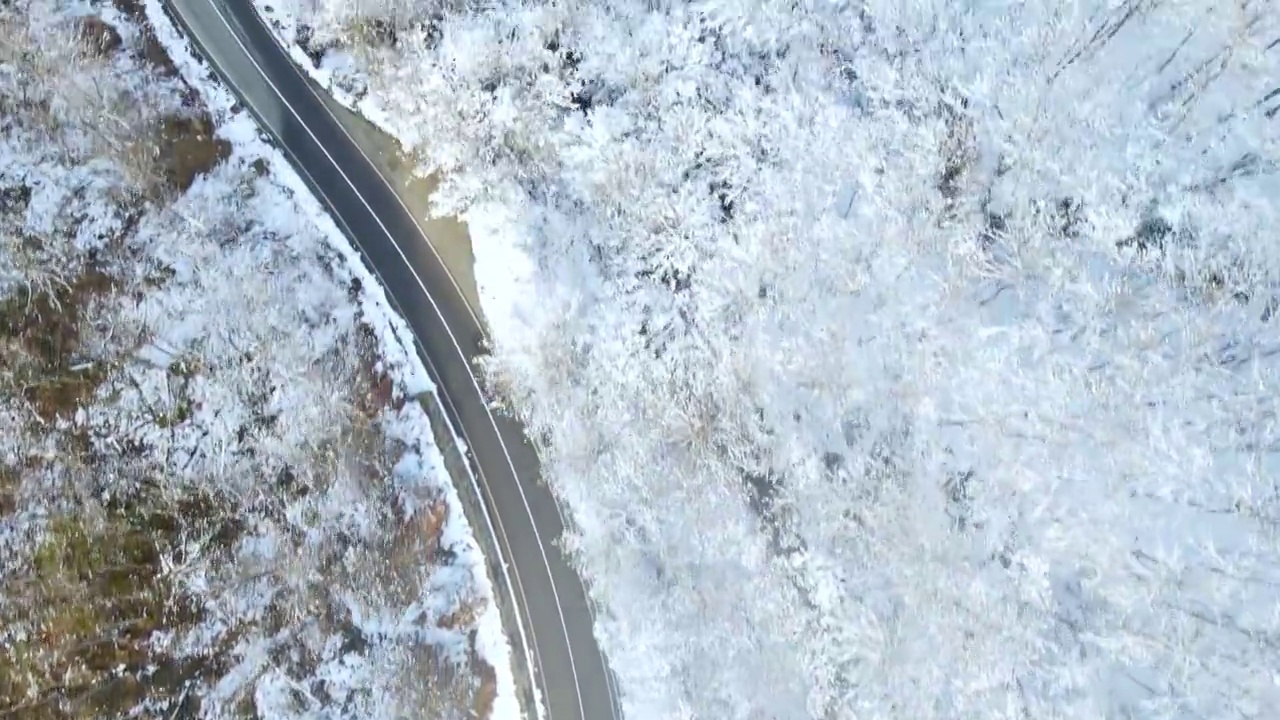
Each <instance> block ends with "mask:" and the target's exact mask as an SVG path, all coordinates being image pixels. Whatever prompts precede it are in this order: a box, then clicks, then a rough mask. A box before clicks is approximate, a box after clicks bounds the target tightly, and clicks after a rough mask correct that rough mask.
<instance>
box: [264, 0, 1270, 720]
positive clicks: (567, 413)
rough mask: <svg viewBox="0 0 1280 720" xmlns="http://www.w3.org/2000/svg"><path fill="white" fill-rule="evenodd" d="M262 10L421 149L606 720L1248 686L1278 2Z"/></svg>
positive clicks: (1182, 704)
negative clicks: (568, 567) (546, 515)
mask: <svg viewBox="0 0 1280 720" xmlns="http://www.w3.org/2000/svg"><path fill="white" fill-rule="evenodd" d="M261 7H263V9H264V13H265V14H267V15H268V16H270V17H273V18H274V19H275V20H276V21H277V22H278V24H279V32H280V34H281V37H282V38H284V39H285V40H286V41H287V42H295V43H298V44H300V46H301V47H302V48H303V50H305V52H306V53H307V54H309V55H310V57H311V58H312V59H313V61H314V62H315V63H316V68H315V69H316V71H317V74H318V75H319V76H320V77H322V78H323V79H324V80H325V81H326V82H329V83H330V84H331V86H332V87H334V88H336V89H338V90H339V91H340V92H341V94H342V96H343V97H345V98H346V99H347V101H348V102H351V103H353V104H354V105H355V106H356V107H357V108H358V109H360V110H361V111H363V112H365V113H366V114H367V115H368V116H369V117H370V118H371V119H373V120H374V121H376V122H380V123H382V124H383V125H384V126H385V127H387V128H388V129H389V130H390V131H391V132H393V133H394V134H396V135H397V136H398V137H400V138H401V139H402V141H404V143H405V144H406V145H408V146H409V149H410V150H411V151H412V152H413V153H415V154H416V155H417V156H418V157H420V158H421V159H422V161H423V164H424V170H426V171H441V172H443V173H444V184H443V186H442V187H443V189H442V191H441V193H440V195H439V197H438V198H437V200H438V203H439V206H440V210H441V211H442V212H461V213H462V214H463V216H464V217H465V219H466V220H467V221H468V223H469V224H470V228H471V231H472V236H473V240H474V243H475V249H476V257H477V273H478V276H479V277H478V282H479V285H480V288H481V293H482V295H483V302H484V306H485V308H484V309H485V313H486V316H487V317H488V318H489V319H490V321H491V322H492V324H493V329H494V331H495V335H496V353H495V357H494V361H493V363H492V370H493V373H494V379H495V381H496V384H497V385H499V386H500V387H502V388H504V389H505V391H506V392H507V395H508V398H509V400H510V402H511V406H512V407H513V409H514V410H515V412H517V413H518V414H519V415H520V416H521V417H522V418H523V419H524V420H525V421H526V422H527V424H528V425H529V426H530V428H531V430H532V433H531V434H532V435H533V436H535V437H538V438H540V439H541V441H542V443H541V444H542V454H543V459H544V469H545V472H546V473H547V475H548V480H549V481H550V483H551V484H552V486H553V487H554V488H555V489H556V491H557V492H558V494H559V495H560V497H561V498H562V499H563V501H564V502H565V504H566V506H567V508H568V509H569V510H570V511H571V514H572V517H573V520H574V521H575V523H576V532H575V533H574V535H573V537H572V538H570V541H569V545H570V547H571V548H572V550H573V552H574V553H575V555H576V559H577V562H578V564H579V566H580V567H581V568H582V570H583V571H584V574H585V575H586V576H587V577H588V578H589V580H590V581H591V584H592V593H593V595H594V596H595V598H596V600H598V601H599V602H600V603H601V605H602V606H603V607H604V609H605V612H604V613H602V616H601V617H602V619H601V620H600V622H599V625H598V627H597V633H598V634H599V635H600V637H601V639H602V642H603V645H604V649H605V650H606V652H607V653H608V655H609V656H610V658H611V660H612V662H613V664H614V667H615V668H616V669H617V671H618V673H619V675H620V677H621V681H622V688H623V691H624V693H625V696H626V697H625V705H626V708H627V712H628V717H630V718H633V719H636V720H648V719H650V718H714V719H715V720H723V719H727V718H734V719H737V718H742V719H748V718H750V719H756V718H775V719H781V718H786V719H792V718H859V719H865V718H910V719H911V720H919V719H924V718H975V717H981V718H1027V717H1034V718H1041V717H1044V718H1050V717H1061V718H1086V717H1088V718H1095V717H1110V718H1139V717H1140V718H1179V719H1181V718H1197V717H1209V718H1228V717H1239V718H1269V717H1273V716H1274V715H1275V712H1276V708H1277V707H1280V463H1278V462H1277V452H1278V451H1280V426H1278V425H1277V419H1276V418H1277V412H1278V411H1280V326H1278V325H1277V323H1280V317H1277V312H1276V310H1277V308H1280V295H1277V291H1278V290H1280V236H1278V235H1277V230H1276V229H1277V228H1278V227H1280V181H1277V171H1278V170H1280V7H1277V6H1276V5H1275V4H1274V2H1273V1H1272V0H1227V1H1225V2H1224V1H1223V0H1184V1H1180V2H1149V1H1147V0H1053V1H1049V2H1038V3H1037V2H1027V3H1022V2H1000V1H996V0H973V1H972V2H954V1H953V0H911V1H909V2H902V0H867V1H866V2H841V1H839V0H837V1H835V2H803V3H795V2H773V1H771V0H766V1H765V2H757V1H754V0H753V1H751V2H742V1H739V0H705V1H698V2H665V1H661V0H659V1H653V0H568V1H567V2H559V3H524V2H492V3H484V4H475V3H464V2H451V1H437V0H421V1H418V2H415V1H414V0H385V1H383V0H374V1H372V2H363V3H349V2H336V1H334V2H330V1H329V0H285V1H284V2H278V1H276V0H266V1H265V2H263V3H262V4H261ZM299 20H303V21H305V23H306V24H305V26H304V25H301V24H299ZM300 55H301V53H300ZM304 61H305V58H304Z"/></svg>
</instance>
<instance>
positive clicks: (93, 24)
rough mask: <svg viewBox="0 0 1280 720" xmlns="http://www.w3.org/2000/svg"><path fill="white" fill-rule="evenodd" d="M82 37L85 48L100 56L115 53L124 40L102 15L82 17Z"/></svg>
mask: <svg viewBox="0 0 1280 720" xmlns="http://www.w3.org/2000/svg"><path fill="white" fill-rule="evenodd" d="M80 38H81V39H82V40H83V41H84V46H85V49H86V50H88V51H89V52H90V53H93V54H96V55H98V56H100V57H109V56H111V55H114V54H115V52H116V51H117V50H119V49H120V46H121V45H122V44H123V40H121V38H120V33H119V32H118V31H117V30H116V29H115V28H114V27H111V25H110V24H109V23H107V22H106V21H105V20H103V19H102V18H100V17H95V16H92V15H90V16H86V17H83V18H80Z"/></svg>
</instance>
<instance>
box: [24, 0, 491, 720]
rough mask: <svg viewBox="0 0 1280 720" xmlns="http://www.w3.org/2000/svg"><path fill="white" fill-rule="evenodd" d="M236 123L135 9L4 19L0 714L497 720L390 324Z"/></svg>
mask: <svg viewBox="0 0 1280 720" xmlns="http://www.w3.org/2000/svg"><path fill="white" fill-rule="evenodd" d="M233 105H234V104H233V102H232V100H231V98H230V96H229V95H228V94H227V93H226V92H225V91H224V90H222V89H221V88H220V87H218V86H217V85H216V84H214V83H213V82H212V81H210V80H209V79H208V77H207V76H206V73H205V71H204V69H203V68H201V67H200V66H199V65H198V64H197V63H196V62H195V60H194V59H193V58H192V57H191V55H190V54H189V52H188V50H187V48H186V46H185V44H184V42H183V41H182V40H181V39H180V38H179V37H178V36H177V34H176V32H175V31H174V29H173V27H172V25H171V24H170V23H169V21H168V19H167V18H166V17H165V16H164V15H163V13H162V11H161V6H160V5H159V3H158V2H155V1H154V0H147V1H146V2H143V1H141V0H136V1H135V0H118V1H117V2H116V3H115V4H114V5H106V4H98V3H91V2H77V1H75V0H16V1H15V2H11V3H5V4H3V5H0V717H14V718H29V719H32V720H36V719H39V718H93V719H94V720H103V719H106V718H114V717H157V718H174V717H184V718H235V717H243V718H263V719H264V720H276V719H280V720H284V719H289V718H299V719H301V718H308V719H311V718H315V719H319V718H333V719H337V718H351V719H352V720H370V719H377V718H388V719H390V718H403V717H431V718H442V719H444V718H457V719H459V720H462V719H463V718H468V719H471V718H477V717H489V716H491V715H492V716H495V717H497V716H500V715H501V714H502V713H507V716H514V715H513V709H514V706H513V704H512V703H514V698H513V696H511V678H510V670H509V660H508V658H507V656H506V653H507V650H506V646H505V641H504V640H503V638H502V636H501V627H500V625H499V621H498V619H497V617H496V611H495V610H493V609H492V608H491V602H490V599H489V597H490V588H489V585H488V581H487V579H486V577H485V575H484V563H483V558H481V557H480V554H479V552H480V551H479V549H478V547H477V545H476V543H475V541H474V540H473V539H472V537H471V534H470V532H471V531H470V528H469V527H468V525H467V523H466V520H465V518H464V516H463V513H462V509H461V507H460V506H459V500H458V497H457V495H456V493H455V492H454V490H453V487H452V485H451V484H450V479H449V476H448V474H447V473H446V471H445V469H444V467H443V460H442V458H441V455H440V452H439V451H438V450H437V448H436V446H435V445H434V442H433V440H432V429H431V427H430V425H429V423H428V420H427V418H426V416H425V414H424V413H423V411H422V410H421V408H420V407H419V405H418V403H417V402H415V401H414V397H415V396H416V395H417V394H418V393H422V392H429V391H431V390H432V388H431V387H430V384H429V381H428V380H427V378H426V375H425V372H424V371H423V369H422V368H421V366H420V365H419V364H418V361H417V360H416V358H415V357H413V356H412V354H411V351H406V348H411V347H412V346H411V345H410V344H409V342H408V337H409V336H408V334H407V333H408V331H407V328H406V327H405V325H404V323H403V321H401V320H400V319H399V318H396V317H395V316H394V315H392V314H391V313H390V311H389V310H388V309H387V302H386V299H385V297H383V295H382V291H381V289H379V288H378V287H377V286H376V285H375V284H374V283H373V281H372V279H371V277H370V276H368V275H367V274H366V272H365V271H364V269H363V268H362V267H360V265H359V263H358V260H356V259H355V258H356V256H355V253H354V251H353V250H352V249H351V248H350V247H349V246H348V245H347V244H346V241H345V239H344V238H343V237H342V236H341V234H340V233H339V232H338V230H337V228H336V227H335V226H334V225H333V224H332V222H330V221H329V220H328V219H327V217H326V216H325V214H324V212H323V210H322V209H321V208H320V206H319V205H318V203H317V202H316V201H315V200H314V199H313V198H312V197H311V196H310V195H309V194H308V193H307V191H306V190H305V189H304V187H303V185H302V183H301V181H300V180H299V179H298V178H297V176H296V175H294V174H293V172H292V171H291V170H290V169H289V167H288V165H287V164H286V163H285V162H284V161H283V159H282V158H281V157H280V156H279V155H278V154H277V153H276V152H275V151H274V150H272V149H270V148H269V147H268V146H267V145H266V144H265V143H263V142H262V141H261V140H260V139H259V137H258V134H257V130H256V128H255V126H254V125H253V123H252V121H251V120H250V119H249V118H248V116H247V113H244V112H242V111H241V109H240V108H238V107H234V106H233ZM504 693H505V694H504Z"/></svg>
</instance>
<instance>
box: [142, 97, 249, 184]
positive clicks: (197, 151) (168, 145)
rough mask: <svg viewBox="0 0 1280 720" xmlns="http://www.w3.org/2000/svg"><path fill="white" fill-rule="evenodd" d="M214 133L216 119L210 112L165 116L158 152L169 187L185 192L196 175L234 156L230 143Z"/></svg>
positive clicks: (163, 174) (161, 127)
mask: <svg viewBox="0 0 1280 720" xmlns="http://www.w3.org/2000/svg"><path fill="white" fill-rule="evenodd" d="M213 132H214V126H213V119H212V118H210V117H209V115H208V113H207V112H203V111H201V112H197V113H195V114H194V115H192V116H189V117H168V118H165V120H164V122H162V123H161V125H160V132H159V137H158V138H157V142H156V151H157V153H158V155H157V157H158V158H159V160H160V163H161V168H160V172H161V175H162V177H163V178H164V183H165V184H166V185H167V186H169V187H170V188H172V189H174V190H177V191H179V192H185V191H186V190H187V189H188V188H190V187H191V185H192V183H194V182H195V180H196V178H197V177H199V176H200V175H203V174H205V173H207V172H209V171H210V170H212V169H213V168H214V167H216V166H217V165H218V163H220V162H222V161H223V160H226V159H227V157H229V156H230V155H231V143H229V142H227V141H226V140H223V139H222V138H219V137H215V136H214V134H213Z"/></svg>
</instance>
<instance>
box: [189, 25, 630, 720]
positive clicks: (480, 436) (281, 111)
mask: <svg viewBox="0 0 1280 720" xmlns="http://www.w3.org/2000/svg"><path fill="white" fill-rule="evenodd" d="M167 2H168V7H167V8H166V9H167V10H169V11H170V13H171V14H173V15H176V17H175V18H174V19H175V20H177V22H178V25H179V27H182V28H183V29H184V30H185V31H186V32H187V34H188V36H189V37H190V38H191V40H192V41H193V44H194V45H195V46H196V48H197V49H198V50H199V51H200V52H202V53H203V54H204V56H205V59H206V60H207V61H208V62H209V64H210V65H211V66H212V67H213V69H214V70H215V71H216V72H217V74H218V75H219V76H220V77H221V79H222V80H223V82H224V83H226V84H227V85H228V86H229V87H230V88H231V89H232V90H233V91H234V92H235V94H236V96H237V97H238V98H239V99H240V100H241V102H242V103H244V104H245V105H246V106H247V107H248V108H249V109H250V110H251V111H252V112H253V114H254V115H255V116H256V117H257V119H258V122H259V124H260V126H261V127H262V128H263V129H264V130H266V131H267V132H268V133H270V134H271V135H272V136H273V139H274V140H275V142H276V144H277V145H278V146H279V147H281V148H283V150H284V152H285V155H286V156H287V157H288V158H289V160H290V161H291V162H292V163H293V165H294V167H295V168H296V169H297V170H298V171H299V174H300V175H302V177H303V179H304V180H306V181H307V182H308V184H309V185H310V186H311V188H312V190H313V192H315V194H316V196H317V197H318V198H319V199H320V201H321V202H322V203H324V204H325V206H327V207H328V209H329V211H330V213H331V214H332V215H333V216H334V218H335V220H337V222H338V225H339V226H341V227H343V228H344V230H345V232H346V233H347V235H348V236H349V237H350V239H351V240H352V241H354V243H355V245H356V247H358V248H359V249H360V251H361V253H362V254H363V255H364V259H365V263H366V264H367V265H368V266H369V267H370V268H371V269H372V270H373V271H374V273H375V274H376V275H377V276H378V277H379V278H380V280H381V281H382V284H383V286H384V287H385V288H386V290H387V293H388V296H389V297H391V299H392V301H393V302H394V303H395V304H396V305H397V306H398V307H397V309H398V310H399V311H400V313H401V314H402V315H403V316H404V318H405V320H406V321H407V322H408V324H409V326H410V327H411V328H412V330H413V333H414V335H415V339H416V340H417V351H418V354H419V355H420V356H421V357H422V359H423V361H424V362H425V364H426V365H427V368H428V370H430V372H431V375H432V378H433V380H435V381H436V384H437V387H438V388H439V391H440V395H441V400H442V404H443V406H444V408H445V412H446V414H447V415H448V416H449V420H450V422H451V423H452V424H453V427H454V429H455V431H457V432H458V434H459V435H460V436H461V437H463V439H464V440H465V441H466V443H467V445H468V446H469V449H470V451H471V457H470V458H469V460H470V462H471V466H472V469H473V474H474V475H475V477H476V483H477V486H478V487H477V488H476V491H477V492H476V493H475V494H476V495H478V496H479V498H480V500H481V502H482V504H483V507H482V508H479V510H480V511H481V515H482V517H483V518H484V523H483V524H482V526H480V527H476V532H478V533H486V532H487V533H489V534H490V535H491V536H492V538H493V539H494V540H495V542H496V547H497V548H498V554H499V555H500V557H499V558H490V560H491V561H494V560H497V561H499V562H497V563H493V562H491V567H490V571H491V575H493V576H494V578H493V579H494V581H495V590H496V592H497V593H498V594H499V596H500V597H499V598H498V600H499V603H500V604H502V605H504V606H506V607H505V609H506V610H507V612H504V616H505V617H506V618H508V620H509V619H510V618H512V617H513V614H514V616H516V617H518V623H516V624H515V625H516V626H515V627H511V626H510V625H512V624H513V623H511V622H509V621H508V622H507V623H506V624H507V625H509V626H508V627H507V628H506V630H507V635H508V637H509V639H510V640H511V645H512V654H513V659H514V660H515V662H516V666H517V667H516V669H515V672H517V673H521V671H522V670H525V671H526V672H528V673H529V674H530V676H531V680H532V681H533V683H534V684H536V686H537V688H538V691H539V694H540V696H541V700H542V702H541V707H540V708H538V710H537V711H536V715H537V717H539V718H542V717H546V718H550V719H551V720H609V719H611V718H620V717H621V712H620V710H618V707H617V702H616V694H615V692H614V690H613V680H612V677H611V675H610V673H609V670H608V668H607V666H606V664H605V660H604V657H603V654H602V653H601V652H600V649H599V647H598V646H597V644H596V641H595V637H594V635H593V632H592V623H593V621H592V617H593V616H592V611H591V609H590V607H589V605H588V603H587V599H586V593H585V591H584V589H583V585H582V582H581V581H580V580H579V578H578V577H577V575H575V574H574V572H573V570H572V569H571V568H570V567H569V566H568V564H567V563H566V561H565V559H564V557H563V555H562V554H561V552H560V550H559V549H558V548H556V547H555V545H554V544H553V543H554V542H555V541H556V540H557V539H558V538H559V537H560V535H561V533H562V532H563V529H564V526H563V521H562V518H561V516H560V513H559V510H558V507H557V505H556V502H555V498H554V497H553V496H552V495H551V492H550V491H549V490H548V489H547V488H546V487H545V486H544V485H543V484H541V483H540V482H539V470H538V459H537V457H536V455H535V454H534V452H533V450H532V448H530V447H529V446H528V445H527V443H526V441H525V438H524V433H523V429H522V428H521V427H520V426H519V425H518V424H517V423H515V422H513V421H511V420H510V419H507V418H504V417H499V416H495V415H493V414H491V413H490V412H489V409H488V405H487V403H486V401H485V399H484V396H483V394H482V393H481V390H480V387H479V385H478V384H477V382H476V380H475V377H474V376H473V375H472V372H471V368H472V367H473V365H472V361H473V360H474V359H475V358H476V357H477V356H478V355H480V348H479V347H478V340H479V339H480V337H481V333H482V328H481V327H480V324H479V322H478V321H477V319H476V317H475V315H474V314H473V312H472V311H471V308H470V307H469V306H468V305H467V303H466V301H465V300H464V299H463V296H462V293H461V292H460V291H459V290H458V288H457V285H456V284H455V283H454V281H453V279H452V277H451V276H450V275H449V273H448V271H447V270H446V269H445V267H444V264H443V263H442V261H441V260H440V258H439V257H438V256H437V255H436V254H435V252H434V251H433V250H432V249H431V246H430V243H429V242H428V241H427V238H426V237H425V235H424V234H423V233H422V230H421V228H420V227H419V226H418V224H417V223H416V222H415V221H414V218H413V217H412V215H411V214H410V213H409V211H408V210H407V209H406V208H405V206H404V205H403V203H401V201H400V199H399V198H398V197H397V196H396V194H395V192H394V191H393V190H392V188H391V185H390V183H388V182H387V181H386V180H385V179H384V178H383V177H382V176H381V175H380V174H379V172H378V170H377V169H376V168H375V166H374V165H373V163H371V162H370V161H369V160H368V159H367V157H366V156H365V155H364V153H363V152H362V151H361V149H360V148H359V146H358V145H357V144H356V143H355V142H354V141H353V140H352V139H351V137H350V136H349V135H348V134H347V133H346V131H345V130H344V129H343V128H342V126H341V124H340V123H339V122H338V120H337V119H336V118H334V117H333V115H332V114H331V113H330V112H329V111H328V109H327V108H326V107H325V104H324V102H323V101H322V100H321V99H320V97H319V96H318V95H317V94H316V92H315V90H313V88H312V86H311V85H310V84H309V83H308V81H307V80H306V79H305V78H304V77H303V76H302V74H301V72H300V71H299V70H298V69H297V68H296V66H295V65H294V64H293V62H292V60H291V59H290V57H289V55H288V54H287V53H286V52H285V51H284V50H283V49H282V48H281V47H280V46H279V45H278V44H277V43H276V41H275V38H274V36H273V35H271V33H270V31H269V30H268V29H267V28H266V27H265V26H264V25H263V23H262V21H261V20H260V19H259V17H258V15H257V13H256V12H255V10H254V8H253V7H252V4H251V2H250V0H167ZM464 496H465V493H464ZM486 526H487V527H486ZM490 547H492V546H490ZM512 611H514V613H513V612H512ZM520 680H521V678H520V677H519V675H518V676H517V684H518V685H519V684H521V683H520ZM525 684H526V685H527V684H528V683H525ZM521 700H522V701H525V702H524V703H523V704H525V706H526V708H527V707H528V704H529V703H528V698H521Z"/></svg>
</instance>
